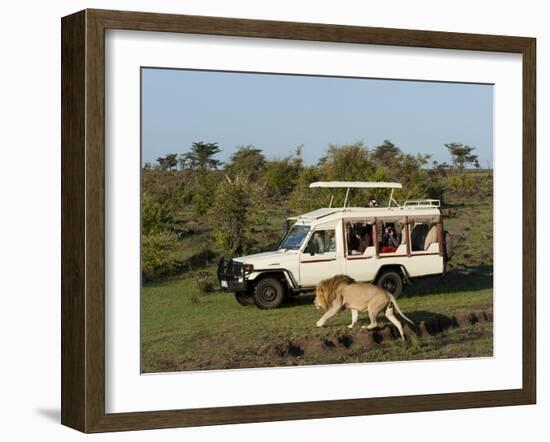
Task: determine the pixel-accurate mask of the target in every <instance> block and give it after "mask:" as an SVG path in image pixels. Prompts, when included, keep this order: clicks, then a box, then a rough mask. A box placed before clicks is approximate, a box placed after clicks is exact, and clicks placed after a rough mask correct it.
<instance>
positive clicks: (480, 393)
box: [61, 10, 536, 432]
mask: <svg viewBox="0 0 550 442" xmlns="http://www.w3.org/2000/svg"><path fill="white" fill-rule="evenodd" d="M535 52H536V46H535V39H533V38H526V37H512V36H495V35H474V34H458V33H448V32H433V31H419V30H405V29H384V28H369V27H352V26H341V25H327V24H313V23H293V22H276V21H263V20H245V19H235V18H219V17H200V16H184V15H168V14H153V13H141V12H122V11H105V10H85V11H81V12H78V13H75V14H73V15H70V16H67V17H64V18H63V19H62V315H61V316H62V342H61V344H62V410H61V416H62V423H63V424H64V425H67V426H70V427H72V428H75V429H78V430H80V431H83V432H104V431H122V430H139V429H151V428H168V427H183V426H197V425H215V424H227V423H240V422H243V423H244V422H261V421H276V420H289V419H311V418H324V417H338V416H353V415H369V414H382V413H402V412H412V411H430V410H445V409H458V408H473V407H490V406H506V405H527V404H534V403H535V400H536V345H535V344H536V341H535V339H536V336H535V330H536V322H535V319H536V315H535V305H536V304H535V301H536V299H535V294H536V286H535V281H536V275H535V268H536V241H535V238H536V219H535V214H536V205H535V201H536V193H535V182H536V176H535V171H536V157H535V146H536V140H535V133H536V131H535V72H536V70H535ZM411 381H412V382H411Z"/></svg>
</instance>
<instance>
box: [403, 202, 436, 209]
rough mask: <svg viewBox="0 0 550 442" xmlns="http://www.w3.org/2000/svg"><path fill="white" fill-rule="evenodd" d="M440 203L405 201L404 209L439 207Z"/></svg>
mask: <svg viewBox="0 0 550 442" xmlns="http://www.w3.org/2000/svg"><path fill="white" fill-rule="evenodd" d="M440 206H441V201H440V200H407V201H405V204H404V207H406V208H408V209H415V208H419V209H422V208H426V207H440Z"/></svg>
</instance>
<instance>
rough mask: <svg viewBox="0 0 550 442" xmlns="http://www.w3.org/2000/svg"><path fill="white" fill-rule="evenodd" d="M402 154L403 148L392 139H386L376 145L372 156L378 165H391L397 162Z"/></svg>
mask: <svg viewBox="0 0 550 442" xmlns="http://www.w3.org/2000/svg"><path fill="white" fill-rule="evenodd" d="M400 154H401V149H399V147H397V146H396V145H395V144H393V143H392V142H391V141H390V140H384V143H383V144H381V145H379V146H376V147H375V148H374V149H373V151H372V153H371V158H372V161H373V162H374V164H376V165H377V166H386V167H391V166H393V165H394V164H395V161H396V160H397V158H398V156H399V155H400Z"/></svg>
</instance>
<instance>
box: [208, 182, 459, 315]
mask: <svg viewBox="0 0 550 442" xmlns="http://www.w3.org/2000/svg"><path fill="white" fill-rule="evenodd" d="M309 187H312V188H313V187H324V188H346V189H347V191H346V198H345V201H344V205H343V207H332V203H333V197H331V199H330V203H329V206H328V207H327V208H323V209H318V210H315V211H313V212H309V213H306V214H304V215H301V216H298V217H294V218H290V219H289V220H288V221H291V222H293V224H292V227H291V228H289V229H288V230H287V232H286V234H285V235H284V237H283V239H282V240H281V242H280V243H279V245H278V247H277V249H276V250H274V251H270V252H265V253H258V254H255V255H248V256H241V257H239V258H232V259H224V258H222V260H221V261H220V264H219V267H218V280H219V283H220V286H221V287H222V289H224V290H227V291H230V292H234V293H235V297H236V299H237V301H238V302H239V303H240V304H242V305H249V304H252V303H254V304H256V305H257V306H258V307H260V308H264V309H270V308H277V307H279V306H280V305H281V304H282V303H283V302H284V300H285V299H287V298H289V297H292V296H295V295H297V294H299V293H300V292H306V291H311V290H313V289H314V288H315V285H316V284H317V283H318V282H319V281H321V280H323V279H326V278H330V277H332V276H334V275H337V274H345V275H348V276H351V277H352V278H354V279H355V280H357V281H368V282H374V283H375V284H378V285H379V286H381V287H384V288H386V289H387V290H389V291H390V292H392V293H393V294H394V295H395V296H396V297H397V296H399V294H400V293H401V290H402V288H403V285H404V284H408V283H411V281H412V280H413V279H414V278H418V277H421V276H427V275H438V274H442V273H443V272H444V271H445V262H446V260H447V258H448V254H449V252H450V243H449V238H448V234H447V232H445V231H444V230H443V220H442V216H441V213H440V210H439V206H440V202H439V200H416V201H406V202H405V203H404V204H403V205H399V204H398V203H397V201H395V199H394V198H393V193H394V190H395V189H400V188H401V184H399V183H381V182H339V181H338V182H316V183H312V184H310V186H309ZM352 188H366V189H389V190H391V194H390V196H389V201H388V203H387V205H386V206H385V207H379V206H377V205H376V202H375V201H374V200H373V199H371V200H370V201H369V203H368V206H369V207H347V203H348V196H349V191H350V189H352ZM287 225H290V224H289V223H288V222H287Z"/></svg>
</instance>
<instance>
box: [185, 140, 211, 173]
mask: <svg viewBox="0 0 550 442" xmlns="http://www.w3.org/2000/svg"><path fill="white" fill-rule="evenodd" d="M220 152H221V149H220V147H219V145H218V143H204V142H202V141H199V142H197V143H193V145H192V146H191V151H190V152H187V153H184V154H182V155H181V156H180V158H179V163H180V166H181V168H182V169H185V168H189V169H192V170H203V171H204V170H212V169H217V168H218V166H220V165H221V164H222V162H221V161H219V160H216V159H214V158H213V157H214V156H215V155H217V154H218V153H220Z"/></svg>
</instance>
